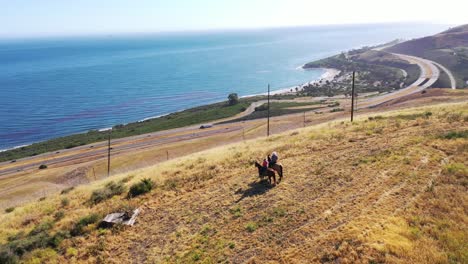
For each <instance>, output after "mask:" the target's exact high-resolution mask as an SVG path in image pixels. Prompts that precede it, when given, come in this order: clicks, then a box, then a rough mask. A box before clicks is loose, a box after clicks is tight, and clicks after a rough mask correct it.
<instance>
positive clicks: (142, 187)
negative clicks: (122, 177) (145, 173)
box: [127, 179, 154, 198]
mask: <svg viewBox="0 0 468 264" xmlns="http://www.w3.org/2000/svg"><path fill="white" fill-rule="evenodd" d="M153 186H154V182H153V181H152V180H151V179H143V180H141V181H140V182H138V183H135V184H133V185H132V186H131V187H130V190H129V192H128V195H127V196H128V198H132V197H135V196H138V195H142V194H144V193H147V192H150V191H151V189H153Z"/></svg>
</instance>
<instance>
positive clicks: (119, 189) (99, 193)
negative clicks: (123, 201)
mask: <svg viewBox="0 0 468 264" xmlns="http://www.w3.org/2000/svg"><path fill="white" fill-rule="evenodd" d="M125 190H126V188H125V185H124V183H122V182H119V183H115V182H113V181H111V182H109V183H108V184H106V186H104V188H102V189H98V190H95V191H93V193H92V194H91V197H90V198H89V200H88V202H89V203H90V204H92V205H94V204H98V203H100V202H103V201H105V200H107V199H110V198H112V197H114V196H115V195H120V194H122V193H124V192H125Z"/></svg>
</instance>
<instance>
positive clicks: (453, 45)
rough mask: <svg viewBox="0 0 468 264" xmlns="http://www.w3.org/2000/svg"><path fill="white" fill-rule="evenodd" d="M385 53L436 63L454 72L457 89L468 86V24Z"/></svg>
mask: <svg viewBox="0 0 468 264" xmlns="http://www.w3.org/2000/svg"><path fill="white" fill-rule="evenodd" d="M385 51H389V52H395V53H402V54H408V55H414V56H418V57H423V58H427V59H430V60H433V61H436V62H438V63H440V64H442V65H444V66H445V67H447V68H448V69H449V70H451V71H452V73H453V74H454V75H455V78H456V79H457V87H460V88H461V87H467V86H468V85H467V81H468V24H467V25H462V26H458V27H454V28H450V29H448V30H446V31H444V32H441V33H438V34H436V35H433V36H428V37H424V38H418V39H413V40H409V41H405V42H402V43H399V44H396V45H394V46H391V47H389V48H386V49H385Z"/></svg>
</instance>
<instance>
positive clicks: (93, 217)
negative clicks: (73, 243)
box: [70, 214, 100, 236]
mask: <svg viewBox="0 0 468 264" xmlns="http://www.w3.org/2000/svg"><path fill="white" fill-rule="evenodd" d="M99 218H100V216H99V215H98V214H90V215H88V216H85V217H83V218H81V219H80V220H79V221H78V222H76V223H75V225H74V226H73V228H72V230H70V235H72V236H81V235H84V234H85V230H84V228H85V227H86V226H88V225H90V224H94V223H96V222H97V221H99Z"/></svg>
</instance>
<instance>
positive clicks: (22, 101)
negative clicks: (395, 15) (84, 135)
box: [0, 24, 447, 149]
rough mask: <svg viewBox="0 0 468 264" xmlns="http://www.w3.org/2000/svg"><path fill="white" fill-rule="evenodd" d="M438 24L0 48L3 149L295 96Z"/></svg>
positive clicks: (72, 40) (113, 38)
mask: <svg viewBox="0 0 468 264" xmlns="http://www.w3.org/2000/svg"><path fill="white" fill-rule="evenodd" d="M446 28H447V26H444V25H421V24H378V25H352V26H350V25H347V26H320V27H319V26H316V27H299V28H281V29H258V30H230V31H224V32H223V31H212V32H186V33H157V34H143V35H108V36H87V37H63V38H57V37H55V38H43V39H41V38H35V39H4V40H0V124H1V125H0V149H7V148H11V147H15V146H20V145H25V144H30V143H33V142H38V141H43V140H47V139H50V138H54V137H59V136H64V135H69V134H73V133H79V132H85V131H88V130H91V129H101V128H105V127H110V126H113V125H116V124H123V123H128V122H132V121H138V120H142V119H145V118H148V117H152V116H158V115H163V114H167V113H170V112H174V111H179V110H182V109H186V108H190V107H193V106H198V105H203V104H207V103H212V102H217V101H221V100H225V99H226V97H227V95H228V94H229V93H231V92H236V93H238V94H239V95H240V96H245V95H252V94H259V93H264V92H265V90H266V87H267V84H271V87H272V89H273V90H275V89H282V88H287V87H293V86H295V85H299V84H302V83H305V82H308V81H312V80H315V79H317V78H319V77H320V76H321V75H322V74H323V71H322V70H310V71H304V70H302V69H301V68H300V67H301V66H302V65H303V64H305V63H307V62H309V61H312V60H316V59H320V58H324V57H327V56H330V55H333V54H335V53H338V52H341V51H344V50H348V49H352V48H358V47H362V46H365V45H373V44H380V43H384V42H388V41H391V40H393V39H396V38H405V39H410V38H415V37H421V36H425V35H431V34H434V33H437V32H439V31H442V30H444V29H446Z"/></svg>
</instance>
